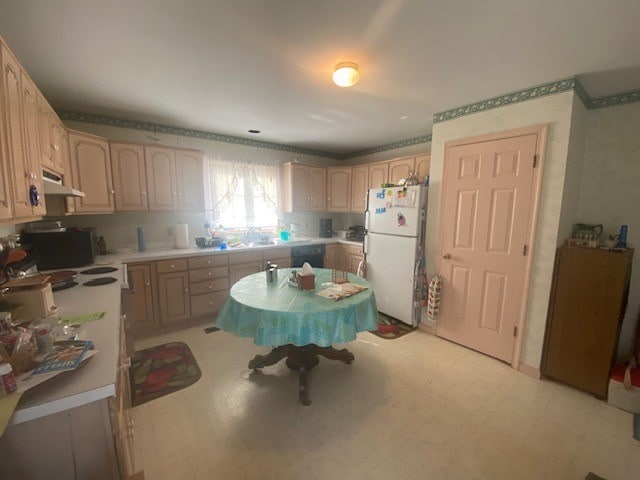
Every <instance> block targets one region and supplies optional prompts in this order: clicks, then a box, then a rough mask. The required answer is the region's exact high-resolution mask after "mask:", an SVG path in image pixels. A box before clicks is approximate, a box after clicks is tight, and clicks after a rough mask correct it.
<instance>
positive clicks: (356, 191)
mask: <svg viewBox="0 0 640 480" xmlns="http://www.w3.org/2000/svg"><path fill="white" fill-rule="evenodd" d="M368 188H369V165H362V166H359V167H353V172H352V175H351V211H352V212H364V210H365V208H366V207H367V189H368Z"/></svg>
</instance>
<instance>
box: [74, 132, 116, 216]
mask: <svg viewBox="0 0 640 480" xmlns="http://www.w3.org/2000/svg"><path fill="white" fill-rule="evenodd" d="M69 152H70V155H71V169H72V171H73V183H74V187H75V188H77V189H78V190H80V191H82V192H84V194H85V195H86V196H85V197H82V198H76V199H75V209H76V212H79V213H104V212H113V211H114V202H113V195H114V193H115V192H114V190H113V185H112V180H111V179H112V177H111V162H110V160H109V142H107V140H105V139H104V138H101V137H96V136H95V135H89V134H86V133H81V132H75V131H74V132H69Z"/></svg>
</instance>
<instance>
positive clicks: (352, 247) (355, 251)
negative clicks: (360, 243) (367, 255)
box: [348, 245, 363, 255]
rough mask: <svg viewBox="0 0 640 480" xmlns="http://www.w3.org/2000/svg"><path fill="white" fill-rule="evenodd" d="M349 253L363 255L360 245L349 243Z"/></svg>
mask: <svg viewBox="0 0 640 480" xmlns="http://www.w3.org/2000/svg"><path fill="white" fill-rule="evenodd" d="M348 247H349V255H363V253H362V247H356V246H355V245H349V246H348Z"/></svg>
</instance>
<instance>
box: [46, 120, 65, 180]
mask: <svg viewBox="0 0 640 480" xmlns="http://www.w3.org/2000/svg"><path fill="white" fill-rule="evenodd" d="M49 118H50V120H51V158H52V168H53V170H54V171H55V172H56V173H59V174H61V175H62V174H64V158H63V154H62V132H64V127H63V126H62V123H60V120H58V117H56V115H55V114H54V113H53V112H50V116H49Z"/></svg>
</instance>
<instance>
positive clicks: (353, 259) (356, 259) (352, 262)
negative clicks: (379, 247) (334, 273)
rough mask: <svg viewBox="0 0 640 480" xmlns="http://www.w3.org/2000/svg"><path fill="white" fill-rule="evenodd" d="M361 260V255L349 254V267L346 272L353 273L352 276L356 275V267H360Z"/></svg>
mask: <svg viewBox="0 0 640 480" xmlns="http://www.w3.org/2000/svg"><path fill="white" fill-rule="evenodd" d="M363 259H364V257H363V256H362V255H352V254H349V267H348V268H347V270H348V271H349V272H350V273H353V274H354V275H356V274H357V273H358V265H360V262H361V261H362V260H363Z"/></svg>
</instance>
